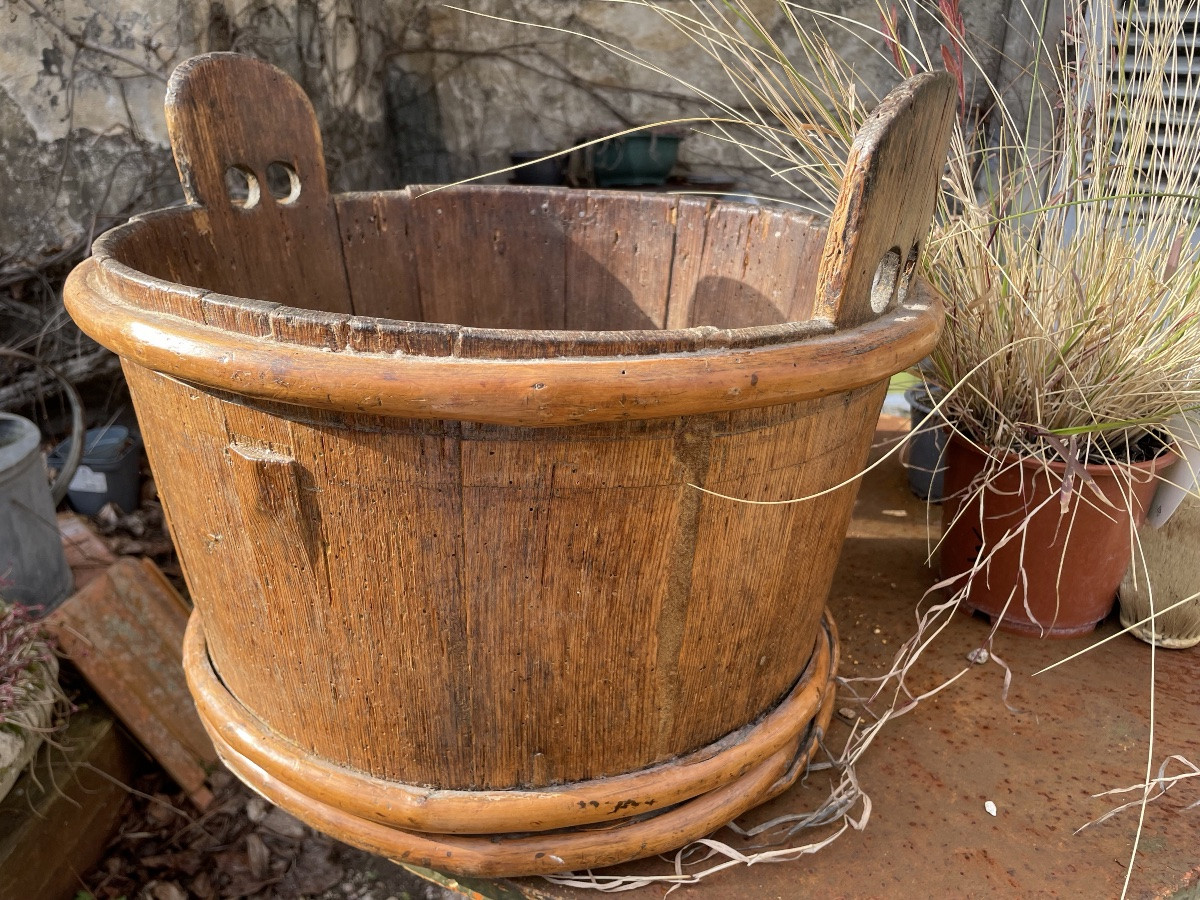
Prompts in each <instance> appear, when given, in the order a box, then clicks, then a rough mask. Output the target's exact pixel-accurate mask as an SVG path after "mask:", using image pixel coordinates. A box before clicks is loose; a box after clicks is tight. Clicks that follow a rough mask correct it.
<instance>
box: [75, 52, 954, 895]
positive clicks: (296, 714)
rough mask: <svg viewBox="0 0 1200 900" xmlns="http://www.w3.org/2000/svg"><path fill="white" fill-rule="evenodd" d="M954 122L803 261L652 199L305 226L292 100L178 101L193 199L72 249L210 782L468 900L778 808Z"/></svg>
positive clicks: (475, 192) (879, 138)
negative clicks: (144, 506)
mask: <svg viewBox="0 0 1200 900" xmlns="http://www.w3.org/2000/svg"><path fill="white" fill-rule="evenodd" d="M951 94H952V90H951V88H950V87H949V83H948V81H947V80H946V79H944V78H941V77H934V76H922V77H921V78H918V79H916V80H914V81H912V82H909V83H906V85H904V86H902V88H901V89H899V90H898V91H897V92H896V93H895V94H894V95H893V97H892V98H890V99H889V101H887V102H885V104H884V106H883V107H881V110H880V111H879V112H877V113H876V116H875V119H873V123H874V124H872V125H870V126H868V128H867V129H864V132H863V135H865V137H863V136H860V137H862V141H861V142H860V144H859V145H856V147H857V152H858V157H857V159H858V162H857V163H856V164H854V163H852V165H851V167H850V170H849V172H848V175H847V179H848V180H847V184H848V185H851V186H852V187H853V189H847V190H846V191H844V200H845V202H844V203H843V204H842V205H841V206H840V207H839V211H838V213H837V214H836V215H835V219H834V225H833V226H832V229H833V230H832V231H831V232H830V235H831V236H830V238H829V239H828V240H827V238H826V223H824V222H817V221H814V220H813V219H811V218H809V217H806V216H801V215H795V214H791V213H788V212H781V211H779V210H778V209H776V208H771V207H757V206H751V205H746V204H738V203H720V202H713V201H711V200H701V199H689V198H681V197H673V196H667V195H641V194H623V193H615V192H613V193H609V192H599V191H572V190H569V189H535V188H509V187H454V188H447V189H444V190H437V191H434V192H427V191H426V190H425V189H421V188H409V189H408V190H404V191H399V192H391V193H379V194H350V195H344V196H338V197H330V195H329V194H328V190H327V186H326V180H325V173H324V167H323V162H322V155H321V147H320V137H319V134H318V133H317V131H316V127H315V124H314V123H313V118H312V112H311V108H310V107H309V105H308V101H307V99H306V98H305V97H304V95H303V93H302V92H301V91H300V90H299V88H298V87H297V86H296V85H295V84H293V83H292V82H291V81H289V80H288V79H287V77H286V76H285V75H283V74H282V73H281V72H279V71H278V70H275V69H273V68H271V67H269V66H267V65H265V64H263V63H260V62H256V61H252V60H248V59H243V58H240V57H236V56H232V55H229V54H214V55H210V56H206V57H200V58H198V59H196V60H192V61H190V62H188V63H185V64H184V65H183V66H181V67H180V69H179V70H178V71H177V72H176V74H175V76H174V78H173V79H172V82H171V86H170V89H169V93H168V119H169V124H170V126H171V132H172V142H173V144H174V147H175V151H176V155H177V158H178V160H179V163H180V173H181V177H182V180H183V182H184V186H185V190H186V192H187V195H188V199H189V201H190V205H189V206H188V207H186V208H181V209H172V210H164V211H160V212H157V213H152V214H149V215H146V216H142V217H140V218H138V219H136V220H134V221H133V222H131V223H130V224H128V225H126V226H124V227H121V228H118V229H116V230H114V231H112V232H109V233H108V234H107V235H105V236H104V237H102V238H101V239H100V240H98V241H97V242H96V246H95V252H94V256H93V258H92V259H90V260H89V261H87V262H85V263H83V264H82V265H80V267H79V268H78V269H77V270H76V271H75V272H74V273H73V274H72V276H71V279H70V282H69V284H68V289H67V303H68V307H69V309H70V311H71V314H72V316H74V318H75V319H76V321H77V322H79V324H80V325H81V327H83V329H84V330H85V331H86V332H88V333H89V334H90V335H92V336H93V337H94V338H96V339H97V340H98V341H100V342H101V343H102V344H104V345H105V346H108V347H110V348H112V349H114V350H115V351H117V352H118V353H119V354H120V355H121V357H122V362H123V365H124V369H125V374H126V377H127V379H128V381H129V387H130V390H131V393H132V395H133V397H134V402H135V404H136V406H137V413H138V418H139V421H140V423H141V428H142V433H143V436H144V438H145V442H146V449H147V452H148V454H149V457H150V462H151V465H152V467H153V469H154V474H155V478H156V481H157V484H158V490H159V494H160V497H161V498H162V502H163V506H164V509H165V510H166V514H167V519H168V521H169V524H170V528H171V533H172V536H173V538H174V540H175V543H176V546H177V547H178V550H179V554H180V558H181V560H182V563H183V566H184V570H185V574H186V577H187V581H188V585H189V588H190V590H191V594H192V597H193V599H194V601H195V614H194V615H193V617H192V623H191V626H190V630H189V635H188V640H187V646H186V650H185V666H186V669H187V673H188V678H189V683H190V685H191V688H192V691H193V694H194V696H195V698H196V700H197V705H198V707H199V709H200V713H201V717H202V718H203V720H204V722H205V724H206V726H207V727H208V729H209V731H210V733H211V734H212V737H213V739H214V742H215V743H216V746H217V748H218V750H219V752H220V753H221V756H222V757H223V758H224V760H225V761H226V762H227V763H228V765H229V766H230V768H231V769H233V770H234V771H235V772H236V773H237V774H238V775H239V776H240V777H242V778H243V779H244V780H245V781H246V782H248V783H249V784H251V785H252V786H253V787H255V788H256V789H257V790H259V791H260V792H261V793H263V794H264V795H265V796H266V797H268V798H269V799H271V800H273V801H275V802H277V803H279V804H280V805H281V806H284V807H285V808H287V809H289V810H290V811H292V812H293V813H295V814H296V815H298V816H299V817H300V818H302V819H305V820H306V821H308V822H310V823H312V824H314V825H315V826H317V827H319V828H322V829H324V830H326V831H328V832H330V833H331V834H333V835H335V836H337V837H339V838H341V839H344V840H347V841H350V842H352V843H356V844H358V845H360V846H363V847H366V848H368V849H371V850H374V851H375V852H379V853H384V854H386V855H388V856H391V857H393V858H398V859H405V860H409V861H412V862H415V863H419V864H421V865H427V866H433V867H435V868H439V869H443V870H446V871H452V872H459V873H477V874H501V873H503V874H520V873H536V872H553V871H561V870H564V869H570V868H577V867H582V866H597V865H605V864H608V863H614V862H618V861H621V860H624V859H630V858H635V857H638V856H645V855H649V854H653V853H658V852H662V851H665V850H668V849H671V848H673V847H676V846H679V845H681V844H683V843H685V842H686V841H688V840H690V839H692V838H695V837H698V836H701V835H703V834H705V833H708V832H710V831H712V830H714V829H715V828H717V827H719V826H720V825H721V824H723V823H724V822H726V821H728V820H729V819H731V818H733V817H734V816H736V815H738V814H740V813H741V812H742V811H744V810H745V809H747V808H749V807H751V806H753V805H755V804H757V803H760V802H762V801H763V800H764V799H766V798H768V797H770V796H773V795H774V794H776V793H778V792H779V791H781V790H783V789H785V788H786V787H787V786H789V785H790V784H791V783H792V781H794V779H795V778H796V777H797V776H798V774H799V773H800V772H802V771H803V768H804V764H805V761H806V760H807V757H808V754H809V753H810V752H811V749H812V747H813V745H814V741H815V737H816V732H817V731H818V730H820V729H823V728H824V727H825V725H826V723H827V722H828V719H829V712H830V709H831V704H832V702H833V687H832V684H833V677H834V674H835V672H836V657H837V641H836V636H835V633H834V630H833V624H832V621H831V620H830V619H829V617H828V615H827V614H823V609H824V603H825V597H826V593H827V591H828V588H829V584H830V580H831V577H832V574H833V568H834V564H835V563H836V561H837V558H838V553H839V551H840V548H841V544H842V540H843V537H844V533H845V527H846V524H847V521H848V519H849V516H850V512H851V506H852V504H853V500H854V494H855V489H856V483H855V481H854V476H855V474H856V473H857V472H858V471H859V470H860V468H861V467H862V465H863V463H864V461H865V460H866V458H867V453H868V448H869V444H870V441H871V436H872V433H873V429H874V425H875V420H876V417H877V415H878V412H879V408H880V404H881V402H882V399H883V395H884V392H885V390H886V383H887V379H888V377H889V376H890V375H891V374H893V373H894V372H896V371H898V370H900V369H903V368H904V367H906V366H908V365H911V364H912V363H915V362H916V361H917V360H919V359H920V358H921V357H922V356H924V355H925V354H926V353H927V352H928V350H929V349H930V347H931V346H932V344H933V342H934V340H935V339H936V336H937V332H938V328H939V325H940V317H941V309H940V305H939V304H938V302H937V300H936V298H935V297H933V296H932V295H931V294H930V292H929V289H928V288H927V286H926V285H925V284H924V283H922V282H921V281H919V280H917V279H913V278H911V273H912V268H913V267H914V266H915V263H916V259H917V255H918V253H919V245H920V241H921V239H922V238H923V235H924V233H925V229H926V227H927V224H928V219H929V215H930V212H931V209H932V197H933V189H934V185H935V183H936V180H937V175H938V173H939V172H940V159H941V157H940V156H939V154H941V153H944V146H945V134H946V130H947V127H948V125H947V123H948V122H949V117H950V115H951V112H952V109H953V98H952V96H951ZM272 166H274V167H275V174H277V175H280V178H279V184H278V185H275V187H276V190H275V192H274V193H272V192H271V191H270V190H268V179H269V176H270V173H269V172H268V169H270V168H272ZM856 166H857V167H856ZM280 167H281V168H280ZM231 168H233V169H237V170H239V171H241V172H242V173H245V174H248V175H249V176H250V178H251V181H252V183H251V185H250V191H249V198H248V199H247V200H243V201H241V202H237V201H235V200H232V199H231V198H230V196H229V195H227V193H226V182H225V178H226V173H227V170H229V169H231ZM901 193H903V194H904V196H905V201H906V202H905V204H898V203H897V201H896V197H898V196H900V194H901ZM872 209H875V210H879V209H887V210H890V212H889V213H888V214H887V215H882V214H880V213H878V212H876V213H870V210H872ZM876 220H878V221H879V225H878V227H876V226H875V225H873V224H872V223H873V222H875V221H876ZM889 250H891V253H888V251H889ZM881 260H882V261H883V262H882V264H881V262H880V261H881ZM900 260H904V261H905V263H906V265H899V261H900ZM706 492H717V493H720V494H727V495H732V496H734V497H737V498H741V499H745V500H753V501H781V500H789V499H793V498H804V497H809V496H811V495H816V496H814V497H813V498H812V499H808V500H805V501H803V502H797V503H787V504H767V505H760V504H749V503H739V502H734V501H731V500H729V499H723V498H721V497H718V496H714V495H713V494H712V493H706ZM597 824H599V825H603V826H607V827H604V828H603V829H601V830H597V829H596V828H595V827H594V826H596V825H597Z"/></svg>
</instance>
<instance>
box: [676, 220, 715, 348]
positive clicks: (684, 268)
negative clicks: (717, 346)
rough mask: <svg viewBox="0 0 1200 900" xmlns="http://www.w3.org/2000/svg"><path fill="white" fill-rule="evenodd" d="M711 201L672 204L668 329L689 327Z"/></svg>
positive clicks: (691, 323)
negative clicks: (672, 248)
mask: <svg viewBox="0 0 1200 900" xmlns="http://www.w3.org/2000/svg"><path fill="white" fill-rule="evenodd" d="M712 206H713V201H711V200H701V199H697V198H693V197H684V198H681V199H680V200H679V201H678V203H677V204H676V207H675V252H674V254H673V255H672V257H671V287H670V291H669V294H668V300H667V326H666V327H667V328H689V327H691V326H692V325H693V324H698V323H695V322H694V321H693V318H694V317H693V315H692V307H693V304H694V302H695V298H696V288H697V286H698V285H699V283H700V273H701V268H700V267H701V262H702V261H703V257H704V242H705V236H706V235H707V233H708V220H709V213H710V211H711V209H712Z"/></svg>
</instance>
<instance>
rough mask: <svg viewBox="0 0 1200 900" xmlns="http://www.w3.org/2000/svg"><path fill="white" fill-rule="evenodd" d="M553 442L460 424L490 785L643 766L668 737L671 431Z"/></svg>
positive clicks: (467, 562)
mask: <svg viewBox="0 0 1200 900" xmlns="http://www.w3.org/2000/svg"><path fill="white" fill-rule="evenodd" d="M556 431H558V433H557V434H553V433H549V434H547V435H546V438H547V439H543V438H542V437H541V435H539V432H538V431H536V430H534V429H500V428H494V427H493V428H489V427H483V426H480V427H478V428H470V427H467V426H464V442H463V510H464V520H465V522H466V523H467V530H466V532H465V554H464V559H463V563H464V567H463V590H464V596H465V597H467V598H469V602H470V604H471V607H470V613H469V622H470V635H469V639H470V641H471V646H472V648H473V651H474V652H473V654H472V655H473V663H472V679H473V683H474V685H475V695H474V697H473V709H474V722H475V723H476V727H477V728H478V729H480V731H479V734H487V735H488V736H489V740H488V741H487V742H486V743H485V742H480V741H477V742H476V747H475V752H476V755H477V763H476V768H477V771H479V772H481V773H482V772H487V773H489V774H490V776H491V778H490V781H489V782H486V783H482V784H481V785H480V786H481V787H488V788H505V787H512V786H514V785H518V784H527V785H544V784H547V783H550V782H553V781H562V780H567V781H574V780H578V779H580V778H586V777H592V776H599V775H603V774H616V773H619V772H624V771H630V770H632V769H636V768H641V767H642V766H644V765H646V764H647V762H648V759H647V753H648V751H650V750H651V748H652V745H653V738H654V735H655V733H656V729H657V727H658V716H659V710H658V703H657V699H656V678H655V660H656V658H657V647H656V642H657V629H658V611H659V609H660V607H661V605H662V602H663V601H662V598H663V594H664V591H665V590H666V584H665V581H664V579H663V575H662V573H663V571H664V569H665V566H666V564H667V558H666V557H667V553H668V552H669V551H668V548H669V546H670V544H671V539H670V535H672V534H673V533H674V530H675V527H676V519H677V515H678V513H677V511H678V507H679V497H680V492H681V488H680V486H679V484H678V478H677V477H676V475H677V464H676V461H675V458H674V430H673V426H671V427H669V428H667V429H665V430H664V429H659V430H658V431H657V432H647V433H645V434H644V435H643V436H642V437H640V438H638V439H624V438H628V437H629V435H628V434H625V433H624V432H623V428H622V427H620V426H613V429H612V431H610V437H609V439H608V440H602V439H597V436H596V435H595V434H592V435H591V439H590V440H588V439H581V440H570V439H569V438H567V437H565V436H564V435H563V434H562V431H563V430H561V429H560V430H556ZM647 532H651V533H653V534H655V535H656V539H655V540H648V539H647ZM664 535H665V536H666V540H665V541H664V540H660V539H658V538H659V537H661V536H664Z"/></svg>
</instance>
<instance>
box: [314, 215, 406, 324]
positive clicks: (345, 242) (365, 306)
mask: <svg viewBox="0 0 1200 900" xmlns="http://www.w3.org/2000/svg"><path fill="white" fill-rule="evenodd" d="M334 200H335V204H336V208H337V220H338V228H339V231H340V232H341V239H342V256H343V258H344V259H345V261H346V279H347V282H348V283H349V285H350V299H351V305H352V306H353V307H354V313H355V315H359V316H371V317H375V318H380V319H399V320H407V321H419V320H420V319H421V298H420V295H419V293H418V291H419V287H418V282H417V261H416V253H415V251H414V249H413V242H412V237H411V235H410V234H409V230H410V223H409V220H408V212H409V209H410V208H411V204H410V202H409V201H408V200H407V198H406V197H405V196H404V195H403V194H400V193H386V194H384V193H374V194H342V195H340V196H338V197H335V198H334Z"/></svg>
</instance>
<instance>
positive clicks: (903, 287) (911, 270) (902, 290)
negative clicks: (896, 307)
mask: <svg viewBox="0 0 1200 900" xmlns="http://www.w3.org/2000/svg"><path fill="white" fill-rule="evenodd" d="M920 261H921V242H920V241H917V242H916V243H915V244H913V245H912V249H911V250H909V251H908V259H906V260H904V268H903V269H901V270H900V278H899V280H898V281H897V282H896V302H897V303H903V302H904V301H905V300H907V299H908V289H909V288H910V287H912V280H913V276H914V275H915V274H916V272H917V263H918V262H920Z"/></svg>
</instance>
